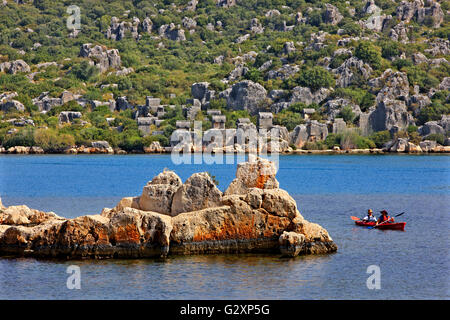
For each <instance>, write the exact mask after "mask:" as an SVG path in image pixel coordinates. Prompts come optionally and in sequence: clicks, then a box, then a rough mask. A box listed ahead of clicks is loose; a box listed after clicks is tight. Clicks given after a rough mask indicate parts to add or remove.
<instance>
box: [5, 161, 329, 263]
mask: <svg viewBox="0 0 450 320" xmlns="http://www.w3.org/2000/svg"><path fill="white" fill-rule="evenodd" d="M336 250H337V246H336V244H335V243H334V242H333V240H332V238H331V237H330V236H329V234H328V232H327V231H326V230H325V229H324V228H322V227H321V226H320V225H318V224H315V223H312V222H309V221H307V220H306V219H305V218H304V217H303V216H302V215H301V214H300V212H299V211H298V209H297V205H296V202H295V200H294V199H293V198H292V197H291V196H290V195H289V194H288V193H287V192H286V191H285V190H283V189H280V188H279V183H278V181H277V179H276V168H275V165H274V163H273V162H271V161H268V160H264V159H261V158H256V159H254V161H249V162H244V163H240V164H239V165H238V168H237V172H236V178H235V179H234V180H233V181H232V182H231V184H230V185H229V186H228V188H227V189H226V190H225V192H223V193H222V192H221V191H220V190H219V189H218V188H217V187H216V185H215V183H214V181H213V179H212V178H211V176H210V175H209V174H208V173H206V172H202V173H194V174H193V175H192V176H191V177H189V178H188V179H187V180H186V181H185V182H184V183H182V180H181V179H180V177H178V175H177V174H176V173H175V172H173V171H169V170H164V171H163V172H161V173H160V174H158V175H157V176H156V177H154V178H153V179H152V180H151V181H149V182H148V183H147V185H145V186H144V188H143V192H142V195H141V196H137V197H126V198H123V199H122V200H121V201H120V202H119V203H118V204H117V205H116V206H115V207H114V208H112V209H108V208H105V209H103V211H102V212H101V214H98V215H86V216H81V217H77V218H74V219H66V218H62V217H59V216H57V215H56V214H55V213H53V212H42V211H39V210H34V209H30V208H28V207H27V206H24V205H21V206H10V207H8V208H6V207H4V206H3V205H2V204H1V202H0V255H1V256H14V257H20V256H31V257H37V258H62V259H89V258H93V259H103V258H159V257H167V256H170V255H191V254H219V253H236V254H237V253H273V254H279V253H281V254H282V255H283V256H290V257H294V256H297V255H299V254H300V255H303V254H324V253H331V252H335V251H336Z"/></svg>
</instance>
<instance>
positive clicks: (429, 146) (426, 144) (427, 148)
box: [419, 140, 437, 152]
mask: <svg viewBox="0 0 450 320" xmlns="http://www.w3.org/2000/svg"><path fill="white" fill-rule="evenodd" d="M419 146H420V148H421V149H422V151H423V152H431V151H432V150H433V149H434V148H436V147H437V142H436V141H432V140H424V141H421V142H420V144H419Z"/></svg>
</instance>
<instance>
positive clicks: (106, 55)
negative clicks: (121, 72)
mask: <svg viewBox="0 0 450 320" xmlns="http://www.w3.org/2000/svg"><path fill="white" fill-rule="evenodd" d="M80 57H83V58H89V59H91V60H92V61H94V64H95V66H97V67H98V68H99V69H100V72H105V71H107V70H108V69H119V68H120V66H121V58H120V55H119V50H117V49H109V50H108V49H107V48H106V47H104V46H100V45H96V46H92V44H91V43H85V44H83V45H82V46H81V49H80Z"/></svg>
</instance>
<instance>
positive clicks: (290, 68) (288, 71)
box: [266, 64, 300, 80]
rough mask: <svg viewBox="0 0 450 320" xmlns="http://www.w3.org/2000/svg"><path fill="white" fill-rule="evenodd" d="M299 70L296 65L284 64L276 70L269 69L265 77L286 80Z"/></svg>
mask: <svg viewBox="0 0 450 320" xmlns="http://www.w3.org/2000/svg"><path fill="white" fill-rule="evenodd" d="M299 71H300V68H299V67H298V66H296V65H290V64H285V65H284V66H282V67H281V68H279V69H277V70H270V71H269V72H268V73H267V76H266V79H281V80H286V79H288V78H290V77H292V76H294V75H295V74H296V73H297V72H299Z"/></svg>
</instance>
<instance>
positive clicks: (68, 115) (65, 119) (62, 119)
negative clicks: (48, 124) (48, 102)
mask: <svg viewBox="0 0 450 320" xmlns="http://www.w3.org/2000/svg"><path fill="white" fill-rule="evenodd" d="M81 116H82V114H81V112H78V111H61V112H60V113H59V116H58V122H59V123H60V124H62V123H72V122H73V121H74V120H75V119H80V118H81Z"/></svg>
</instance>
